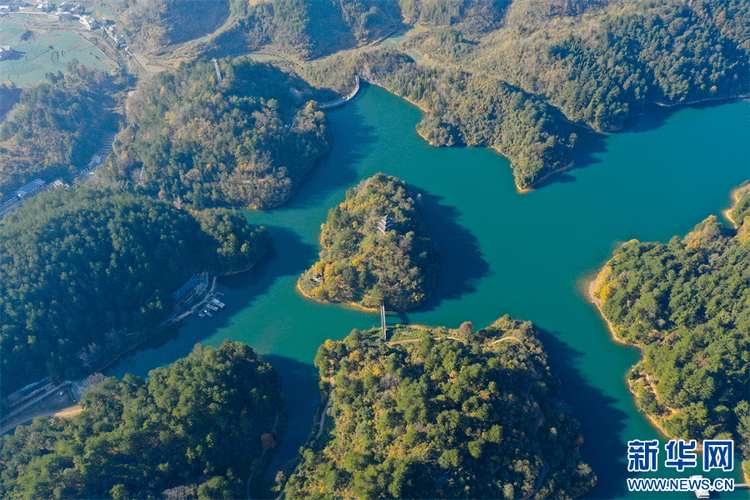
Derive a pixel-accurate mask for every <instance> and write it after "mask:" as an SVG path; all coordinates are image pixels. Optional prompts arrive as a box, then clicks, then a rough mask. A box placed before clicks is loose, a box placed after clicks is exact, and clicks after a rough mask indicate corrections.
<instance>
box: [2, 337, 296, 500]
mask: <svg viewBox="0 0 750 500" xmlns="http://www.w3.org/2000/svg"><path fill="white" fill-rule="evenodd" d="M92 382H93V381H92ZM98 382H99V383H98V384H97V383H94V384H93V387H92V388H91V389H90V390H88V391H87V392H85V393H84V395H83V397H82V399H81V403H80V407H79V408H78V409H79V413H78V414H77V415H76V416H75V417H73V418H72V419H64V418H41V417H40V418H37V419H35V420H34V422H33V423H32V424H31V425H23V426H20V427H18V428H16V430H15V433H14V434H13V435H7V436H3V437H1V438H0V463H1V464H2V465H1V466H0V471H1V472H2V481H0V497H2V498H6V499H21V498H113V499H128V498H164V499H175V500H176V499H195V498H247V491H246V483H247V482H248V476H251V475H253V476H255V475H257V474H259V473H262V470H263V468H264V466H265V465H267V464H268V459H269V458H270V457H271V453H267V452H266V450H271V449H272V448H273V447H275V445H276V440H277V439H278V434H279V433H280V432H281V430H282V428H283V424H284V420H285V419H284V410H283V403H282V399H281V389H280V385H281V384H280V379H279V375H278V373H277V371H276V370H275V369H274V368H273V366H271V365H270V364H268V363H267V362H265V361H263V360H262V359H260V358H258V356H257V355H256V354H255V353H254V352H253V350H252V349H251V348H250V347H248V346H247V345H245V344H241V343H239V342H231V341H229V340H226V341H224V343H223V344H222V345H221V347H219V348H218V349H217V348H213V347H204V346H202V345H200V344H198V345H197V346H196V347H195V349H194V350H193V352H192V353H191V354H190V355H189V356H188V357H187V358H183V359H179V360H177V361H175V362H174V363H172V364H171V365H169V366H166V367H160V368H156V369H155V370H152V371H151V372H150V373H149V378H148V379H147V380H145V379H143V378H141V377H135V376H133V375H126V376H125V377H124V378H123V379H122V380H118V379H116V378H114V377H112V378H107V379H106V380H103V381H101V380H99V381H98Z"/></svg>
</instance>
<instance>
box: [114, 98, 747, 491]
mask: <svg viewBox="0 0 750 500" xmlns="http://www.w3.org/2000/svg"><path fill="white" fill-rule="evenodd" d="M328 116H329V119H330V123H331V128H332V131H333V148H332V150H331V152H330V153H329V154H328V155H327V156H326V157H325V158H323V159H322V161H321V162H320V164H319V166H318V167H316V169H315V170H313V171H312V172H311V173H310V174H309V175H308V177H307V178H306V179H305V181H304V182H303V184H302V186H301V187H300V189H299V192H298V193H297V195H296V196H295V197H294V198H293V199H292V201H291V202H290V203H288V204H286V205H285V206H283V207H281V208H279V209H276V210H273V211H268V212H247V213H246V215H247V218H248V220H250V222H251V223H253V224H259V225H265V226H266V227H267V228H268V229H269V230H270V231H271V234H272V235H273V237H274V240H275V245H276V252H275V255H273V256H272V257H270V258H269V259H267V261H266V262H264V263H263V264H262V265H259V266H257V267H256V268H255V269H253V270H252V271H251V272H249V273H247V274H245V275H240V276H234V277H228V278H225V279H224V280H223V281H222V285H221V286H220V290H221V291H222V292H223V293H224V294H225V295H224V298H223V299H222V300H223V301H224V302H226V303H227V310H225V311H224V312H221V313H219V314H216V315H214V318H213V319H208V318H198V317H197V316H193V317H190V318H188V319H187V320H185V321H184V322H183V324H182V325H181V326H180V328H179V329H175V330H173V331H171V333H166V334H164V335H163V336H161V337H160V339H158V340H157V341H156V342H155V343H153V344H152V345H148V346H144V347H143V348H142V349H140V350H139V351H137V352H136V353H135V354H133V355H131V356H129V357H127V358H124V359H123V360H122V361H121V362H120V363H119V364H118V365H117V366H115V367H114V368H113V369H112V370H110V372H109V373H108V374H109V375H117V376H122V375H123V374H125V373H127V372H130V373H134V374H137V375H142V376H143V375H147V373H148V371H149V370H151V369H153V368H155V367H157V366H161V365H165V364H168V363H171V362H173V361H175V360H176V359H178V358H180V357H183V356H186V355H187V354H188V353H189V352H190V351H191V350H192V348H193V345H194V344H195V343H196V342H203V343H205V344H208V345H213V346H218V345H220V344H221V342H222V341H223V340H224V339H226V338H229V339H232V340H237V341H242V342H246V343H247V344H249V345H250V346H252V347H253V348H254V349H255V350H256V351H257V352H259V353H261V354H263V355H264V356H265V357H266V359H267V360H269V361H270V362H271V363H273V364H274V365H275V366H276V367H277V368H278V369H279V370H280V371H281V374H282V378H283V383H284V393H285V398H286V404H287V411H288V414H289V422H288V424H287V431H286V433H285V436H284V443H283V444H282V446H281V449H280V453H279V457H278V459H277V461H276V463H275V464H274V466H273V467H276V468H274V469H273V470H271V471H270V472H269V475H270V476H271V477H273V475H274V474H275V471H276V470H277V468H279V467H281V464H283V461H284V460H288V459H289V458H291V457H292V456H293V455H294V453H295V452H296V450H297V449H298V448H299V446H300V445H301V444H302V443H303V442H304V441H305V439H306V437H307V435H308V433H309V432H310V429H311V424H312V417H313V414H314V412H315V409H316V407H317V404H318V402H319V393H318V389H317V372H316V370H315V368H314V367H313V366H312V361H313V358H314V356H315V353H316V351H317V348H318V346H319V345H320V344H322V343H323V342H324V341H325V340H326V339H329V338H331V339H336V340H338V339H342V338H344V337H345V336H346V335H347V334H348V333H349V332H350V331H351V330H352V329H353V328H359V329H367V328H371V327H377V326H379V323H380V319H379V317H378V316H377V315H373V314H368V313H365V312H361V311H358V310H354V309H351V308H347V307H344V306H341V305H336V304H318V303H313V302H311V301H308V300H306V299H304V298H303V297H301V296H300V295H299V294H298V293H297V292H296V291H295V283H296V280H297V277H298V276H299V275H300V273H302V272H303V271H304V270H305V269H307V268H308V267H310V266H311V265H312V264H313V263H314V262H315V261H316V260H317V254H318V252H319V246H318V235H319V232H320V225H321V224H322V223H323V222H324V221H325V219H326V215H327V212H328V210H329V209H330V208H331V207H333V206H335V205H337V204H338V203H340V202H342V201H343V200H344V195H345V192H346V190H347V189H348V188H350V187H352V186H354V185H356V184H357V183H358V182H359V181H360V180H362V179H365V178H367V177H370V176H372V175H373V174H375V173H377V172H384V173H386V174H389V175H394V176H397V177H400V178H401V179H403V180H404V181H405V182H407V183H408V184H409V185H410V186H412V188H413V190H414V192H415V193H421V194H422V210H423V214H424V218H425V222H426V224H427V227H428V230H430V232H431V233H432V235H433V238H434V240H435V242H436V244H437V246H438V248H439V250H440V253H441V258H442V269H441V274H440V277H439V281H438V287H437V290H436V292H435V294H434V296H433V297H432V298H431V299H430V300H429V301H428V302H427V303H426V304H425V305H424V306H423V307H421V308H420V309H418V310H416V311H414V312H410V313H407V314H400V315H391V316H389V319H388V322H389V324H396V323H404V324H406V323H411V324H427V325H434V326H438V325H444V326H447V327H449V328H457V327H458V326H459V325H460V324H461V323H462V322H464V321H471V322H473V324H474V325H475V327H476V328H477V329H478V328H481V327H484V326H487V325H489V324H490V323H491V322H493V321H494V320H495V319H497V318H499V317H501V316H503V315H504V314H506V313H508V314H510V315H511V316H513V317H515V318H518V319H522V320H529V321H532V322H534V323H535V324H536V325H537V326H538V327H539V328H540V329H542V333H541V340H542V342H543V343H544V346H545V348H546V350H547V352H548V354H549V364H550V365H551V367H552V369H553V370H554V372H555V373H556V374H557V376H558V377H559V378H560V379H561V380H562V382H563V392H564V397H565V398H566V400H567V402H568V403H569V404H570V406H571V407H572V409H573V411H574V413H575V415H576V417H577V418H578V419H579V421H580V422H581V432H582V434H583V436H584V439H585V443H584V445H583V447H582V453H583V456H584V459H585V460H586V461H587V462H588V463H589V464H590V465H591V466H592V468H593V469H594V471H595V472H596V474H597V476H598V477H599V483H598V485H597V486H596V488H595V489H594V490H593V491H592V492H591V493H590V494H589V495H588V496H587V498H622V497H625V496H628V493H627V491H625V490H624V488H625V478H627V477H634V474H629V473H628V472H627V459H626V457H627V444H626V443H627V441H629V440H633V439H654V438H656V437H658V435H657V433H656V431H655V430H654V429H653V428H652V427H651V426H650V425H649V424H648V422H647V421H646V420H645V418H644V417H643V416H642V415H640V414H639V413H638V411H637V410H636V409H635V406H634V404H633V400H632V398H631V396H630V394H629V393H628V391H627V388H626V386H625V380H624V379H625V375H626V373H627V371H628V369H629V368H630V367H631V366H632V365H633V364H635V363H636V362H637V361H638V352H637V351H636V350H634V349H632V348H628V347H624V346H621V345H617V344H615V343H614V342H613V341H612V340H611V338H610V336H609V333H608V331H607V329H606V326H605V325H604V322H603V321H602V319H601V318H600V317H599V315H598V313H597V311H596V309H595V308H594V307H593V306H592V305H591V304H589V303H588V302H587V300H586V297H585V290H584V288H585V285H586V282H587V280H588V279H589V278H590V277H591V275H592V273H594V272H596V270H597V269H598V268H599V267H600V266H601V265H602V264H603V263H604V262H605V261H606V260H607V259H608V258H609V257H610V256H611V254H612V250H613V249H614V248H616V247H617V245H619V244H620V243H621V242H623V241H627V240H630V239H633V238H636V239H639V240H641V241H654V240H659V241H664V242H666V241H668V240H669V238H671V237H672V236H673V235H675V234H678V235H683V234H685V233H686V232H688V231H689V230H690V229H691V228H692V227H693V226H694V225H695V224H697V223H699V222H700V221H702V220H703V219H705V218H706V217H708V216H709V215H711V214H719V213H720V212H721V210H723V209H724V208H726V207H727V206H728V205H729V203H730V199H729V193H730V191H731V189H732V188H733V187H735V186H737V185H738V184H740V183H741V182H742V181H744V180H746V179H749V178H750V141H748V139H747V138H748V137H750V103H748V102H746V101H741V100H740V101H734V102H730V103H724V104H722V105H715V106H708V107H691V108H685V109H681V110H667V109H663V108H656V109H653V110H651V111H650V112H649V114H648V115H646V116H645V117H642V118H641V119H639V120H638V121H637V122H636V123H635V124H633V125H632V126H631V127H630V128H629V129H627V130H626V131H624V132H622V133H619V134H616V135H610V136H596V135H593V134H586V133H581V134H579V137H581V139H580V147H579V148H578V152H577V156H576V161H575V168H574V169H572V170H570V171H568V172H566V173H561V174H558V175H557V176H556V178H554V179H552V180H551V182H549V183H548V184H547V185H546V186H544V187H543V188H541V189H538V190H536V191H533V192H531V193H528V194H524V195H520V194H518V193H517V192H516V189H515V187H514V185H513V176H512V173H511V170H510V168H509V165H508V161H507V160H506V159H504V158H503V157H502V156H500V155H498V154H496V153H495V152H493V151H491V150H487V149H480V148H475V149H468V148H433V147H430V146H429V145H428V144H427V143H425V142H424V141H423V140H422V139H421V138H419V136H418V135H417V133H416V131H415V125H416V123H417V122H418V121H419V120H420V116H421V115H420V111H419V110H418V109H417V108H415V107H413V106H411V105H409V104H408V103H406V102H405V101H403V100H401V99H399V98H397V97H394V96H393V95H391V94H389V93H387V92H385V91H384V90H382V89H380V88H377V87H373V86H363V88H362V91H361V93H360V95H358V96H357V98H355V99H354V100H352V101H351V102H349V103H348V104H347V105H345V106H343V107H341V108H339V109H336V110H332V111H331V112H329V113H328ZM662 449H663V448H662ZM660 461H661V462H662V463H663V460H661V459H660ZM735 470H736V471H738V470H739V465H737V466H736V467H735ZM696 473H701V472H700V470H699V469H698V470H696ZM688 475H689V474H687V471H686V472H685V473H683V474H680V476H683V477H686V476H688ZM706 475H707V476H708V475H709V474H706ZM654 476H656V477H667V476H676V474H675V473H674V472H672V471H671V469H670V470H669V471H665V470H664V469H663V465H662V468H661V470H660V471H659V472H658V473H655V474H654ZM722 477H723V476H722ZM736 480H737V482H740V475H739V473H737V474H736ZM647 496H648V495H647ZM651 496H652V497H653V494H651ZM659 496H660V497H663V498H670V496H668V495H664V494H660V495H659ZM691 496H692V495H691ZM674 498H685V494H684V493H683V494H682V495H675V496H674ZM722 498H747V493H746V490H745V492H742V493H741V492H740V491H738V492H736V493H734V494H725V495H722Z"/></svg>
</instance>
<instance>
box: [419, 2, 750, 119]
mask: <svg viewBox="0 0 750 500" xmlns="http://www.w3.org/2000/svg"><path fill="white" fill-rule="evenodd" d="M477 1H479V0H477ZM483 3H487V4H489V3H491V1H490V0H485V1H484V2H483ZM444 24H447V23H444ZM748 26H750V5H749V4H748V3H747V2H745V1H741V0H735V1H729V2H727V1H723V0H701V1H694V2H683V1H682V0H642V1H638V2H631V1H625V0H611V1H604V0H601V1H583V2H571V1H568V0H516V1H514V2H512V3H511V4H510V6H509V7H508V8H507V10H506V13H505V16H504V18H503V20H502V22H499V23H495V29H492V30H484V31H480V32H477V30H476V29H475V26H474V23H473V22H470V20H469V19H465V18H462V17H459V18H458V19H455V20H454V22H452V23H451V30H452V31H454V32H456V33H458V34H459V36H454V37H446V36H445V33H446V29H445V27H437V28H433V29H432V30H430V31H428V32H422V33H416V34H415V36H413V37H412V39H411V40H410V42H409V46H411V47H413V48H416V49H417V50H419V51H420V52H422V53H424V54H425V55H427V56H429V57H430V58H431V60H432V62H433V64H434V63H435V62H437V64H438V65H442V64H449V65H456V66H458V67H460V68H462V69H464V70H466V71H469V72H471V73H482V74H487V75H492V76H494V77H496V78H499V79H501V80H503V81H505V82H507V83H509V84H511V85H514V86H518V87H520V88H522V89H524V90H525V91H526V92H529V93H531V94H534V95H536V96H538V97H539V98H541V99H543V100H545V101H547V102H548V103H549V104H552V105H554V106H555V107H557V108H558V109H560V110H561V111H562V112H563V113H564V114H565V116H566V117H567V119H569V120H572V121H575V122H579V123H583V124H586V125H588V126H591V127H593V128H594V129H596V130H604V131H614V130H619V129H620V128H622V126H623V124H624V123H625V120H626V119H627V118H629V117H632V116H635V115H637V114H639V113H641V112H642V111H643V109H644V104H645V103H646V102H657V103H661V104H667V105H676V104H684V103H688V102H693V101H700V100H706V99H722V98H724V99H725V98H727V97H734V96H738V95H747V94H748V92H750V89H749V88H748V86H749V85H750V78H749V68H750V63H748V56H749V55H750V29H748Z"/></svg>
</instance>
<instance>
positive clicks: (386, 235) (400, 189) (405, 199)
mask: <svg viewBox="0 0 750 500" xmlns="http://www.w3.org/2000/svg"><path fill="white" fill-rule="evenodd" d="M414 198H415V195H414V193H412V192H410V190H409V188H408V186H407V185H406V184H405V183H404V182H403V181H402V180H400V179H397V178H396V177H392V176H389V175H385V174H382V173H379V174H376V175H375V176H373V177H371V178H369V179H366V180H363V181H362V182H360V183H359V185H358V186H356V187H353V188H351V189H349V191H347V193H346V201H344V202H343V203H341V204H340V205H339V206H337V207H334V208H332V209H331V210H330V211H329V212H328V221H327V222H326V223H325V224H323V225H322V227H321V235H320V242H321V245H322V246H323V250H322V251H321V253H320V257H321V259H320V260H319V261H318V262H316V263H315V265H313V267H312V268H311V269H308V270H307V271H306V272H305V273H304V274H303V275H302V276H301V277H300V279H299V286H300V288H301V289H302V291H303V292H305V294H307V295H309V296H311V297H313V298H315V299H318V300H329V301H334V302H355V303H357V304H360V305H363V306H365V307H379V306H380V304H381V303H384V304H385V306H386V307H387V308H388V309H398V310H405V309H412V308H414V307H417V306H419V305H420V304H422V303H423V302H424V301H425V300H427V298H428V297H429V296H430V294H431V293H432V291H433V290H434V289H435V282H436V279H437V271H438V267H439V265H440V264H439V259H438V256H437V252H436V251H435V248H434V246H433V244H432V240H431V239H430V237H429V235H428V234H427V230H426V229H425V227H424V224H423V222H422V217H421V214H420V212H419V207H418V205H417V202H416V201H415V199H414ZM384 217H387V219H386V220H387V224H386V223H385V221H384ZM381 224H382V225H383V229H384V230H381V229H379V225H381Z"/></svg>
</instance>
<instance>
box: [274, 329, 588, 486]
mask: <svg viewBox="0 0 750 500" xmlns="http://www.w3.org/2000/svg"><path fill="white" fill-rule="evenodd" d="M379 333H380V332H379V331H378V330H373V331H370V332H360V331H358V330H354V331H352V333H351V334H349V336H348V337H347V338H346V339H345V340H344V341H342V342H334V341H330V340H328V341H326V343H325V344H324V345H323V346H321V347H320V349H319V350H318V354H317V356H316V358H315V365H316V366H317V367H318V369H319V371H320V376H321V380H322V382H321V386H322V388H323V389H324V390H325V391H326V392H328V395H329V396H328V397H329V402H328V406H327V408H328V411H327V415H328V416H329V418H330V419H332V420H333V422H332V423H331V424H329V423H328V421H326V423H325V426H324V429H325V430H324V433H323V434H322V435H321V437H320V439H319V440H317V441H312V442H311V444H309V445H308V446H307V447H306V448H305V449H304V451H303V460H302V464H301V465H300V467H299V469H298V472H297V473H296V474H294V475H292V476H291V477H290V479H289V482H288V483H287V486H286V489H287V497H288V498H291V499H297V498H300V499H301V498H306V499H308V498H309V499H323V498H331V497H337V498H505V499H513V498H531V497H533V498H559V499H568V498H575V497H577V496H580V495H582V494H584V493H585V492H586V491H587V490H588V489H590V488H591V487H592V486H593V485H594V483H595V481H596V477H595V475H594V474H593V472H592V471H591V468H590V467H589V466H588V465H587V464H586V463H584V462H583V461H582V460H581V456H580V454H579V451H578V449H579V446H580V444H581V442H582V438H581V436H580V434H579V433H578V423H577V421H576V420H575V419H574V418H573V417H572V416H571V415H570V413H569V411H568V410H567V409H566V406H565V404H564V403H563V401H562V400H561V398H560V394H559V388H560V384H559V382H558V380H557V379H556V378H555V377H554V376H553V375H552V374H551V373H550V372H549V368H548V366H547V362H546V354H545V352H544V349H543V347H542V345H541V343H540V342H539V340H538V339H537V336H536V332H535V329H534V327H533V325H532V324H531V323H528V322H521V321H517V320H513V319H511V318H510V317H509V316H506V317H504V318H501V319H499V320H497V321H496V322H495V323H494V324H492V325H491V326H489V327H487V328H484V329H481V330H479V331H477V332H475V331H474V328H473V326H472V324H471V323H469V322H466V323H464V324H462V325H461V327H460V328H458V329H457V330H449V329H446V328H443V327H438V328H425V327H397V328H396V329H394V330H392V331H391V340H390V341H389V342H382V341H381V340H377V339H378V338H379Z"/></svg>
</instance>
